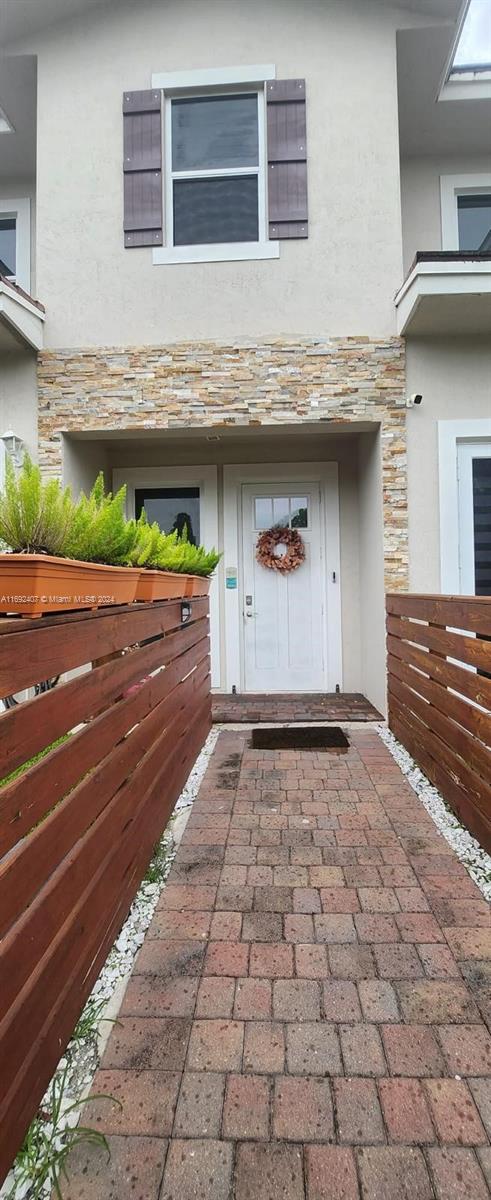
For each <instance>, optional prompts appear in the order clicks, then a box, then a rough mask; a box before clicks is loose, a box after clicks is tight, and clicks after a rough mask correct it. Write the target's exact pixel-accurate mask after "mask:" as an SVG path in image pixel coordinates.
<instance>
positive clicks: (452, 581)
mask: <svg viewBox="0 0 491 1200" xmlns="http://www.w3.org/2000/svg"><path fill="white" fill-rule="evenodd" d="M479 441H481V442H485V441H489V443H490V445H491V419H489V420H488V419H486V418H483V419H482V420H468V421H466V420H461V421H439V422H438V469H439V493H440V583H441V590H442V592H443V593H444V594H447V595H457V596H458V595H460V594H461V592H462V587H461V571H460V538H459V525H460V512H459V480H458V449H459V445H460V444H461V443H462V442H464V443H465V442H479Z"/></svg>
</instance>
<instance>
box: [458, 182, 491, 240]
mask: <svg viewBox="0 0 491 1200" xmlns="http://www.w3.org/2000/svg"><path fill="white" fill-rule="evenodd" d="M457 215H458V223H459V250H474V251H477V253H478V254H479V253H480V254H484V253H487V254H490V253H491V190H490V191H489V192H481V193H479V192H471V193H470V194H466V193H465V192H464V193H463V194H461V195H459V194H457Z"/></svg>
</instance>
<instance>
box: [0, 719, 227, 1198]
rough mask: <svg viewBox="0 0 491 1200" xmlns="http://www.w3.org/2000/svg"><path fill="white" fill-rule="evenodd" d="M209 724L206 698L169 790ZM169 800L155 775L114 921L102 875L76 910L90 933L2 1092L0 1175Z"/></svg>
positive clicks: (116, 885) (178, 782)
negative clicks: (104, 908) (108, 915)
mask: <svg viewBox="0 0 491 1200" xmlns="http://www.w3.org/2000/svg"><path fill="white" fill-rule="evenodd" d="M210 727H211V713H210V709H209V704H207V703H205V705H204V707H203V710H202V712H201V713H198V714H197V718H196V720H195V722H194V723H191V724H190V727H189V732H188V737H187V739H186V747H185V749H184V750H181V752H180V762H179V764H178V769H177V768H176V769H175V770H174V772H173V773H172V775H170V776H169V787H170V789H171V792H172V793H173V794H174V793H177V794H178V793H179V791H180V790H181V788H182V785H183V783H184V782H185V780H186V778H187V775H188V774H189V771H190V769H191V766H192V763H193V762H194V760H195V758H196V755H197V753H198V751H199V748H200V746H201V745H202V744H203V742H204V740H205V738H206V735H207V733H208V731H209V729H210ZM172 806H173V802H172V803H171V804H168V806H167V808H165V807H164V806H163V803H162V797H161V794H160V790H159V784H158V781H157V784H156V785H155V786H154V788H153V792H152V794H151V795H150V796H149V797H148V798H147V814H146V815H147V818H148V824H146V825H145V826H144V827H142V833H143V836H144V842H143V843H141V844H139V845H137V846H135V843H134V840H132V838H131V837H130V836H129V835H127V836H126V837H125V839H124V841H123V844H122V846H121V853H120V855H119V857H118V859H117V860H116V863H115V866H117V867H118V868H119V871H118V872H117V871H115V870H114V871H113V872H112V874H111V880H110V883H111V891H112V893H114V895H115V896H117V906H116V908H115V912H114V917H113V919H112V921H111V922H110V923H109V924H108V925H107V926H104V921H103V920H101V918H100V915H99V914H100V907H101V904H103V903H105V902H106V900H105V897H106V888H105V886H104V885H105V882H106V881H105V879H104V878H99V879H98V886H97V888H96V889H93V890H92V892H91V898H90V899H91V903H90V908H89V912H88V914H87V912H85V910H84V911H82V910H81V912H80V915H79V928H80V931H81V936H82V938H84V931H85V924H86V925H87V929H88V930H89V933H90V936H89V937H88V938H87V939H86V940H84V943H83V945H84V954H83V957H82V956H80V954H79V955H78V956H77V953H75V954H73V955H72V959H71V962H70V964H68V966H67V970H66V972H64V973H63V986H62V988H61V990H60V992H59V994H58V996H57V997H56V999H55V1001H54V1004H53V1007H52V1008H50V1010H49V1012H48V1014H47V1016H46V1019H45V1022H44V1025H43V1027H42V1029H41V1030H40V1034H39V1037H38V1038H37V1040H36V1041H31V1042H30V1044H29V1045H28V1047H27V1055H26V1058H25V1060H24V1062H23V1063H22V1065H21V1067H20V1069H19V1072H18V1074H17V1076H16V1077H15V1078H14V1079H13V1081H12V1085H11V1087H10V1088H9V1090H8V1091H7V1092H6V1095H5V1101H4V1103H0V1128H1V1131H2V1133H1V1138H0V1177H1V1176H2V1173H3V1172H5V1171H6V1170H7V1169H8V1166H9V1165H10V1161H11V1157H12V1148H13V1147H15V1146H18V1145H19V1144H20V1141H21V1139H22V1137H23V1133H24V1130H25V1129H26V1127H27V1124H28V1122H29V1119H30V1116H31V1115H32V1113H33V1112H34V1111H35V1110H36V1108H37V1106H38V1104H39V1103H40V1100H41V1099H42V1096H43V1094H44V1090H45V1086H46V1080H47V1079H49V1078H50V1077H51V1075H52V1073H53V1071H54V1069H55V1067H56V1064H57V1062H58V1059H59V1056H60V1053H61V1052H63V1050H64V1049H65V1047H66V1044H67V1042H68V1041H69V1038H70V1035H71V1033H72V1030H73V1027H74V1024H75V1021H76V1019H77V1016H78V1014H79V1012H80V1009H81V1006H83V1004H84V1003H85V1000H86V999H87V997H88V995H89V993H90V991H91V988H92V987H93V984H94V982H95V980H96V979H97V976H98V974H99V972H100V969H101V967H102V965H103V963H104V961H105V958H106V956H107V954H108V952H109V950H110V948H111V946H112V944H113V941H114V938H115V936H116V934H117V932H118V930H119V929H120V928H121V925H122V923H123V921H124V919H125V917H126V915H127V913H128V910H129V907H130V904H131V901H132V899H133V896H134V894H135V891H136V887H137V885H138V881H139V879H140V878H141V876H142V874H143V872H144V870H145V866H146V864H147V863H148V861H149V858H150V856H151V851H152V847H153V844H154V842H155V840H156V838H157V837H158V832H159V829H161V828H162V826H163V825H165V822H166V819H167V818H168V816H169V815H170V812H171V811H172ZM91 916H92V918H93V919H92V920H91ZM0 1038H1V1033H0ZM0 1046H1V1041H0Z"/></svg>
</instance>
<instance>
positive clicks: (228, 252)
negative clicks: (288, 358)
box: [152, 65, 280, 266]
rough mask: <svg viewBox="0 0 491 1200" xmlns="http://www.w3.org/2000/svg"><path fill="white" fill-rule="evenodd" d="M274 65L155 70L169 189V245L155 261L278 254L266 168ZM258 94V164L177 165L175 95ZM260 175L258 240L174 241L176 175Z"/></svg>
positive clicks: (234, 259)
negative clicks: (180, 243)
mask: <svg viewBox="0 0 491 1200" xmlns="http://www.w3.org/2000/svg"><path fill="white" fill-rule="evenodd" d="M275 74H276V72H275V68H274V66H271V65H266V66H264V65H263V66H257V65H256V66H250V67H229V68H218V69H216V70H197V71H177V72H175V73H173V74H170V73H160V74H154V75H152V87H154V88H161V89H162V91H163V104H162V109H163V145H164V154H163V172H162V173H163V191H164V197H163V199H164V223H165V243H166V244H165V245H164V246H158V247H157V246H156V247H154V249H153V262H154V265H157V266H158V265H161V264H169V263H199V262H203V263H205V262H240V261H244V260H247V259H252V260H254V259H267V258H278V257H279V253H280V248H279V242H278V241H272V240H270V239H269V238H268V214H267V169H266V98H265V87H264V85H265V83H266V81H267V80H268V79H274V78H275ZM234 94H235V95H251V94H255V95H257V101H258V145H259V155H258V166H257V167H234V168H229V167H223V168H215V169H204V170H194V171H178V172H174V171H173V169H172V101H173V100H175V99H184V98H190V99H191V98H196V99H197V98H198V97H202V96H219V95H220V96H226V95H234ZM230 175H234V176H239V175H257V177H258V232H259V237H258V241H257V242H211V243H206V244H205V245H189V246H174V229H173V183H174V179H175V178H176V179H186V178H187V179H195V178H200V177H201V178H203V179H211V178H220V176H230Z"/></svg>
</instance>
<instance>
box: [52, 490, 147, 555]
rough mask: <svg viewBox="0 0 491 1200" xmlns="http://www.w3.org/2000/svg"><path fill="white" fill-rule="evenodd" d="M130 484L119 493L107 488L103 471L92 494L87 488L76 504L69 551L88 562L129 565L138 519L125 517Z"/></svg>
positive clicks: (69, 553)
mask: <svg viewBox="0 0 491 1200" xmlns="http://www.w3.org/2000/svg"><path fill="white" fill-rule="evenodd" d="M125 498H126V487H122V488H120V489H119V492H116V495H114V496H113V494H112V492H107V494H106V492H105V490H104V476H103V473H102V471H101V472H100V473H99V475H98V476H97V479H96V481H95V483H94V486H93V488H92V491H91V492H90V495H89V496H86V495H85V494H84V493H83V492H82V495H81V496H80V499H79V501H78V504H77V505H76V506H75V512H74V514H73V520H72V524H71V529H70V533H69V537H68V541H67V554H68V555H69V556H70V558H79V559H82V560H83V561H84V562H94V563H106V564H107V565H108V566H115V567H119V566H127V564H128V561H129V559H130V556H131V554H132V552H133V549H134V546H135V542H136V536H137V534H136V522H135V521H127V520H126V517H125V511H124V508H125Z"/></svg>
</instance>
